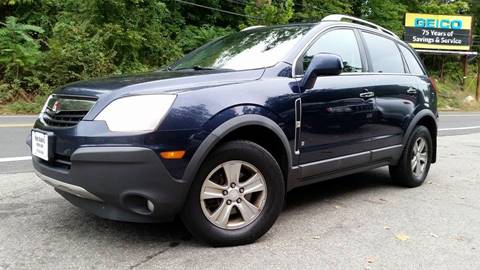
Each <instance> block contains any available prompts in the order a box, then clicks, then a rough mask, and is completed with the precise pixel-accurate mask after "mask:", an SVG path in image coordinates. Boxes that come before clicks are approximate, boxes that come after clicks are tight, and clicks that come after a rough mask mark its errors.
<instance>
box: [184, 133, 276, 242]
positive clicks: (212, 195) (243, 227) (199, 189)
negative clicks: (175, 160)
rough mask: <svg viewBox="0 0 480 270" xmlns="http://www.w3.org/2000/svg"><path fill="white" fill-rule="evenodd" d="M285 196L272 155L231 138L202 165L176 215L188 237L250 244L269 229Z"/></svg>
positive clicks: (257, 146) (250, 143) (204, 240)
mask: <svg viewBox="0 0 480 270" xmlns="http://www.w3.org/2000/svg"><path fill="white" fill-rule="evenodd" d="M284 198H285V185H284V181H283V174H282V171H281V169H280V167H279V165H278V163H277V162H276V160H275V158H274V157H273V156H272V155H271V154H270V153H269V152H268V151H267V150H265V149H264V148H263V147H261V146H260V145H258V144H255V143H253V142H250V141H240V140H239V141H231V142H227V143H225V144H223V145H221V146H220V147H219V148H218V149H217V150H215V151H214V152H213V153H211V154H210V155H209V156H208V157H207V159H206V160H205V162H204V163H203V164H202V166H201V168H200V170H199V172H198V174H197V176H196V179H195V181H194V182H193V183H192V187H191V189H190V193H189V196H188V198H187V201H186V203H185V207H184V209H183V211H182V213H181V217H182V220H183V222H184V224H185V226H186V227H187V229H188V230H189V231H190V232H191V233H192V234H193V236H195V237H196V238H198V239H199V240H201V241H203V242H206V243H208V244H209V245H212V246H232V245H243V244H249V243H252V242H254V241H255V240H257V239H258V238H260V237H261V236H262V235H264V234H265V233H266V232H267V231H268V230H269V229H270V227H271V226H272V225H273V223H274V222H275V220H276V219H277V217H278V216H279V214H280V212H281V210H282V207H283V203H284Z"/></svg>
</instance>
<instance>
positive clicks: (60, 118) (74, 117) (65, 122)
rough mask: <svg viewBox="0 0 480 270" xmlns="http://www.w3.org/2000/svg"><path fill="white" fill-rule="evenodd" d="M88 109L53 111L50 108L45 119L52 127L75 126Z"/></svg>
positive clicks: (44, 115) (45, 114)
mask: <svg viewBox="0 0 480 270" xmlns="http://www.w3.org/2000/svg"><path fill="white" fill-rule="evenodd" d="M87 113H88V111H63V112H62V111H60V112H58V113H55V112H53V111H52V110H51V109H50V108H47V109H46V110H45V113H44V114H43V121H45V123H46V124H47V125H49V126H52V127H73V126H75V125H76V124H78V122H80V121H81V120H82V119H83V117H84V116H85V115H86V114H87Z"/></svg>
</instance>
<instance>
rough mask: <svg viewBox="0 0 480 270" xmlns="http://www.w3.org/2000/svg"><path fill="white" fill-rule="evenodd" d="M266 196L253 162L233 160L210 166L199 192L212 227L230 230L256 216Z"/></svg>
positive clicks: (261, 208)
mask: <svg viewBox="0 0 480 270" xmlns="http://www.w3.org/2000/svg"><path fill="white" fill-rule="evenodd" d="M266 198H267V185H266V182H265V178H264V177H263V175H262V174H261V173H260V171H259V170H258V169H257V168H256V167H255V166H253V165H252V164H250V163H248V162H245V161H240V160H232V161H227V162H224V163H222V164H220V165H219V166H217V167H216V168H215V169H213V170H212V171H211V172H210V173H209V174H208V176H207V178H206V179H205V181H204V182H203V185H202V189H201V192H200V204H201V207H202V211H203V214H204V215H205V217H206V218H207V219H208V221H210V222H211V223H213V224H214V225H215V226H217V227H220V228H222V229H227V230H232V229H239V228H243V227H245V226H247V225H248V224H250V223H252V222H253V221H254V220H256V219H257V218H258V216H259V215H260V213H261V212H262V210H263V208H264V206H265V201H266Z"/></svg>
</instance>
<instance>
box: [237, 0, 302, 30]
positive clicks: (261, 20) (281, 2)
mask: <svg viewBox="0 0 480 270" xmlns="http://www.w3.org/2000/svg"><path fill="white" fill-rule="evenodd" d="M245 15H246V16H247V17H248V18H247V25H271V24H286V23H288V22H289V20H290V19H291V18H292V17H293V0H278V1H272V0H250V1H249V2H248V3H247V4H246V5H245Z"/></svg>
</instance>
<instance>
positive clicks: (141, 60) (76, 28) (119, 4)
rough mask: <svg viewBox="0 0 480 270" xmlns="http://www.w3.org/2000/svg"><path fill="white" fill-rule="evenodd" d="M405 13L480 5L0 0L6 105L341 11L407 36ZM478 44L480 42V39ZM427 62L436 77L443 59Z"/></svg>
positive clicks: (435, 1) (1, 98) (453, 62)
mask: <svg viewBox="0 0 480 270" xmlns="http://www.w3.org/2000/svg"><path fill="white" fill-rule="evenodd" d="M406 12H419V13H436V14H468V15H476V18H479V17H480V1H478V0H472V1H470V0H351V1H346V0H337V1H331V0H303V1H300V0H296V1H294V0H168V1H159V0H81V1H80V0H0V104H12V103H14V104H16V103H15V102H17V103H18V101H22V102H27V104H29V103H31V104H32V105H31V107H28V106H29V105H21V106H23V107H19V110H20V111H26V112H28V111H35V110H38V104H41V103H42V102H43V99H44V97H45V96H46V95H48V94H50V93H51V92H52V91H53V89H54V88H55V87H58V86H59V85H62V84H65V83H68V82H72V81H76V80H82V79H88V78H92V77H99V76H105V75H108V74H121V73H133V72H142V71H148V70H154V69H157V68H159V67H161V66H164V65H166V64H168V63H170V62H172V61H174V60H175V59H177V58H179V57H181V56H182V55H183V54H185V53H186V52H189V51H191V50H192V49H194V48H196V47H198V46H199V45H201V44H203V43H205V42H206V41H208V40H210V39H212V38H215V37H217V36H222V35H225V34H227V33H229V32H232V31H237V30H239V29H241V28H244V27H246V26H249V25H257V24H262V25H270V24H285V23H291V22H316V21H319V20H321V18H322V17H324V16H325V15H328V14H332V13H343V14H351V15H354V16H357V17H361V18H365V19H368V20H371V21H373V22H376V23H378V24H380V25H382V26H384V27H386V28H388V29H391V30H393V31H395V32H396V33H397V34H398V35H399V36H402V35H403V21H404V15H405V13H406ZM477 25H478V26H479V27H477V28H476V29H477V31H476V33H480V31H479V29H480V23H478V24H477ZM475 40H478V42H476V43H475V45H480V37H475ZM457 61H458V60H457V59H455V57H450V58H448V59H447V64H446V65H445V68H446V74H447V76H448V78H447V79H451V80H453V81H455V80H461V79H462V78H463V75H461V72H460V70H461V69H460V68H459V63H458V62H457ZM426 62H427V63H428V65H429V69H430V72H431V73H433V74H437V73H438V62H436V60H435V59H433V58H432V59H428V61H426ZM35 101H37V102H35ZM19 106H20V105H19ZM25 106H27V107H25ZM13 110H15V109H13Z"/></svg>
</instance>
